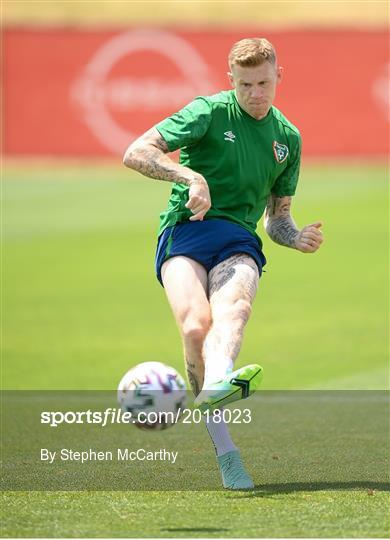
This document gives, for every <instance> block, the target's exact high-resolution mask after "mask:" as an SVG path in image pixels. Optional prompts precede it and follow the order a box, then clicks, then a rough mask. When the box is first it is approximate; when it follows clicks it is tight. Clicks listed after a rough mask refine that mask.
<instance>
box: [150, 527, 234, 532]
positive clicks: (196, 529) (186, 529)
mask: <svg viewBox="0 0 390 540" xmlns="http://www.w3.org/2000/svg"><path fill="white" fill-rule="evenodd" d="M229 530H230V529H220V528H219V527H166V528H164V529H161V531H166V532H194V533H195V532H204V533H214V532H226V531H229Z"/></svg>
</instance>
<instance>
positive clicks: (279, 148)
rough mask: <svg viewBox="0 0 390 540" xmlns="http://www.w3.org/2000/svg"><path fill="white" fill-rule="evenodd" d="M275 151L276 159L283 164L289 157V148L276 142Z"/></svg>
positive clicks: (274, 144)
mask: <svg viewBox="0 0 390 540" xmlns="http://www.w3.org/2000/svg"><path fill="white" fill-rule="evenodd" d="M272 146H273V149H274V154H275V159H276V161H277V162H278V163H283V161H286V159H287V157H288V146H286V145H285V144H280V143H278V141H274V143H273V145H272Z"/></svg>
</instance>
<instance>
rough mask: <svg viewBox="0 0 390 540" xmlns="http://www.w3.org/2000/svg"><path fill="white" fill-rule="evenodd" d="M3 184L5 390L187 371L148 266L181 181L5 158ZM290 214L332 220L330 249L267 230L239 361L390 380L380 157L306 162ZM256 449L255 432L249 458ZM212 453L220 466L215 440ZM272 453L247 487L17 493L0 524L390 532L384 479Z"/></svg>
mask: <svg viewBox="0 0 390 540" xmlns="http://www.w3.org/2000/svg"><path fill="white" fill-rule="evenodd" d="M4 177H5V180H4V182H3V200H4V202H3V257H4V259H3V315H4V322H3V337H4V351H3V360H4V362H3V378H2V380H3V388H6V389H17V390H23V389H24V390H26V389H42V390H44V389H59V390H65V389H75V390H83V389H88V390H94V389H102V390H103V389H113V388H115V387H116V385H117V383H118V381H119V378H120V377H121V375H122V374H123V373H124V372H125V371H126V370H127V369H128V368H129V367H130V366H131V365H133V364H135V363H138V362H141V361H146V360H160V361H164V362H166V363H168V364H171V365H173V366H175V367H177V368H178V369H179V370H180V371H181V372H182V373H183V366H182V358H181V345H180V341H179V339H178V334H177V330H176V328H175V324H174V321H173V318H172V316H171V314H170V311H169V307H168V305H167V303H166V300H165V297H164V291H163V289H162V288H161V287H160V285H159V284H158V282H157V281H156V279H155V277H154V271H153V257H154V248H155V242H156V239H155V231H156V228H157V224H158V219H157V216H158V213H159V211H160V210H161V209H162V208H163V207H164V206H165V201H166V198H167V196H168V193H169V189H170V186H169V185H165V184H164V183H158V182H154V181H152V180H149V181H148V180H145V179H141V178H140V177H135V176H134V175H132V173H130V172H129V171H126V170H125V169H122V168H121V167H120V165H118V166H112V165H99V166H96V167H94V166H84V167H81V166H76V165H75V166H69V165H67V166H64V167H60V166H57V167H55V166H48V165H47V166H42V167H40V166H31V167H27V166H22V165H12V166H11V165H10V166H9V167H8V168H7V170H6V171H5V174H4ZM293 214H294V216H295V219H296V221H297V222H298V224H300V225H304V224H306V223H309V222H312V221H314V220H317V219H321V220H323V222H324V233H325V237H326V243H325V244H324V246H323V248H322V249H321V251H320V252H319V253H317V254H315V255H303V254H300V253H297V252H294V251H292V250H288V249H283V248H281V247H279V246H276V245H273V244H272V243H271V242H270V241H268V239H267V238H264V234H262V229H261V227H260V228H259V231H260V234H261V235H262V236H263V238H264V243H265V252H266V255H267V258H268V264H267V266H266V270H267V272H266V273H265V274H264V276H263V278H262V280H261V285H260V290H259V294H258V297H257V299H256V302H255V307H254V312H253V315H252V318H251V320H250V322H249V324H248V327H247V331H246V338H245V344H244V346H243V349H242V352H241V354H240V357H239V361H238V365H242V364H245V363H248V362H259V363H260V364H262V365H263V367H264V373H265V375H264V385H263V387H264V389H267V390H276V389H282V390H293V389H303V390H308V389H324V390H326V389H362V390H370V389H371V390H380V389H385V388H387V385H388V368H387V354H388V304H387V302H388V289H387V288H388V282H387V277H388V223H387V219H388V206H387V172H386V168H385V166H384V165H383V166H382V165H379V164H378V165H374V164H371V165H361V164H357V165H348V164H339V165H333V166H332V165H327V166H321V165H306V166H305V167H304V168H303V173H302V178H301V183H300V186H299V190H298V193H297V197H296V201H295V204H294V207H293ZM166 437H167V438H169V437H170V435H169V433H168V432H167V434H166ZM205 441H206V439H205ZM351 444H352V441H351ZM261 446H262V439H261V434H259V433H258V431H256V432H254V433H253V439H251V438H250V437H249V438H247V439H246V442H245V444H244V448H243V451H244V454H245V455H247V456H250V455H251V453H253V452H254V451H256V449H257V448H261ZM204 451H205V453H207V457H206V456H205V462H206V463H208V464H209V463H211V462H210V461H209V460H210V459H211V458H210V454H211V452H212V450H211V447H210V450H208V446H207V443H206V442H205V444H204ZM264 459H265V465H264V467H265V471H264V472H262V471H261V469H258V470H256V476H255V483H256V486H257V487H256V490H254V491H253V492H250V493H225V492H222V491H214V492H208V491H205V492H201V491H196V492H195V491H183V492H172V491H170V492H151V491H149V492H107V491H105V492H47V493H46V492H36V491H35V492H8V493H5V494H4V501H3V502H4V504H3V507H2V511H3V513H4V516H3V531H2V533H3V536H27V537H37V536H41V537H42V536H46V537H62V536H69V537H123V536H129V537H151V536H156V537H172V536H178V537H186V536H187V537H220V536H223V537H237V536H239V537H262V536H266V537H303V536H309V537H310V536H312V537H313V536H314V537H316V536H317V537H329V536H331V537H347V536H349V537H365V536H371V537H386V536H388V534H389V525H388V522H387V517H386V516H387V513H386V508H387V504H388V494H387V493H386V492H385V490H384V487H385V486H384V485H383V484H380V483H377V484H375V485H374V484H370V483H369V482H367V481H366V482H361V483H359V482H358V483H355V484H348V482H345V481H342V477H343V474H341V476H340V478H338V476H337V474H336V476H335V478H333V479H332V482H327V481H326V478H322V479H321V478H317V480H316V481H315V482H308V481H307V482H305V481H302V482H297V481H295V480H294V479H293V480H291V478H290V480H288V478H289V475H288V474H287V473H286V474H285V475H284V474H283V471H282V470H280V469H278V468H277V467H276V468H275V467H274V466H275V464H273V467H271V465H269V468H268V469H267V461H266V456H264ZM373 459H375V458H373ZM248 465H249V468H250V461H249V463H248ZM211 466H213V465H212V463H211ZM284 467H286V471H288V467H289V463H288V461H287V462H286V463H285V464H284ZM312 468H313V474H314V473H315V470H316V465H315V464H313V465H312ZM266 471H267V472H266ZM214 472H215V471H213V474H214ZM200 474H202V473H201V472H200ZM314 476H315V474H314ZM195 480H196V478H195ZM178 487H179V488H180V486H178Z"/></svg>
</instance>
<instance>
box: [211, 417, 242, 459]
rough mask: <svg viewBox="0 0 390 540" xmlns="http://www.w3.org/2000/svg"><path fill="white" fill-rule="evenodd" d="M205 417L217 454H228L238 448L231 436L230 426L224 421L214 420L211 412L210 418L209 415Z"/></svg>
mask: <svg viewBox="0 0 390 540" xmlns="http://www.w3.org/2000/svg"><path fill="white" fill-rule="evenodd" d="M222 411H223V409H221V413H222ZM203 418H204V422H205V424H206V428H207V431H208V432H209V435H210V438H211V440H212V442H213V444H214V448H215V451H216V453H217V456H222V455H223V454H226V452H231V451H232V450H237V448H236V446H234V443H233V441H232V439H231V437H230V433H229V431H228V426H227V424H226V423H225V422H224V421H221V422H218V421H216V420H214V419H213V416H212V415H211V414H210V417H209V419H208V420H207V416H204V417H203Z"/></svg>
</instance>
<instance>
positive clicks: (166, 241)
mask: <svg viewBox="0 0 390 540" xmlns="http://www.w3.org/2000/svg"><path fill="white" fill-rule="evenodd" d="M237 253H246V254H247V255H250V256H251V257H252V258H253V259H254V260H255V262H256V264H257V266H258V268H259V276H261V272H262V268H263V266H264V265H265V264H266V262H267V261H266V258H265V257H264V255H263V252H262V251H261V249H260V246H259V243H258V241H257V239H256V238H255V237H254V236H253V235H252V234H251V233H250V232H249V231H247V230H246V229H244V227H241V225H238V224H236V223H233V222H231V221H227V220H224V219H210V220H204V221H185V222H183V223H178V224H177V225H173V226H172V227H167V228H166V229H165V230H164V232H163V233H162V234H161V235H160V236H159V238H158V242H157V251H156V259H155V267H156V274H157V279H158V280H159V282H160V283H161V285H163V282H162V278H161V267H162V265H163V263H164V262H165V261H166V260H168V259H170V258H172V257H177V256H178V255H182V256H185V257H189V258H190V259H193V260H194V261H197V262H198V263H200V264H201V265H203V266H204V267H205V269H206V270H207V273H208V272H210V270H211V269H212V268H214V266H216V265H217V264H219V263H220V262H222V261H224V260H225V259H227V258H229V257H231V256H232V255H235V254H237ZM163 286H164V285H163Z"/></svg>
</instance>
